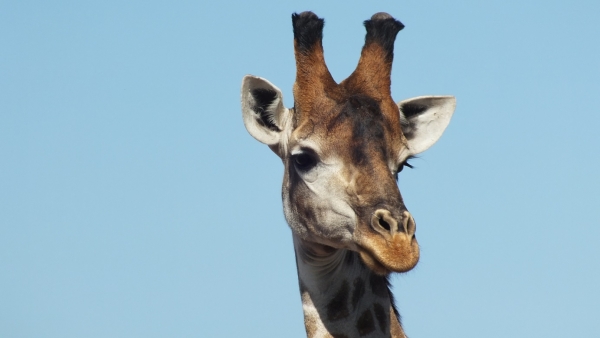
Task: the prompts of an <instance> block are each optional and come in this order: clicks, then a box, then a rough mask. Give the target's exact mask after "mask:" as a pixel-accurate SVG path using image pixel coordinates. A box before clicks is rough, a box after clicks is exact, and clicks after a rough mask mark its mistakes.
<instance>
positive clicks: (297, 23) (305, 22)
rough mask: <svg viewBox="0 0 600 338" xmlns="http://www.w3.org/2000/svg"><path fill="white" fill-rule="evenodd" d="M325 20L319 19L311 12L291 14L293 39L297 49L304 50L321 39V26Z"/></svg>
mask: <svg viewBox="0 0 600 338" xmlns="http://www.w3.org/2000/svg"><path fill="white" fill-rule="evenodd" d="M324 25H325V20H323V19H320V18H319V17H318V16H317V15H316V14H315V13H313V12H302V13H300V14H298V13H294V14H292V26H293V27H294V39H295V40H296V46H297V48H298V51H300V52H306V51H308V50H310V48H311V47H313V45H314V44H315V43H317V42H319V41H321V40H322V39H323V26H324Z"/></svg>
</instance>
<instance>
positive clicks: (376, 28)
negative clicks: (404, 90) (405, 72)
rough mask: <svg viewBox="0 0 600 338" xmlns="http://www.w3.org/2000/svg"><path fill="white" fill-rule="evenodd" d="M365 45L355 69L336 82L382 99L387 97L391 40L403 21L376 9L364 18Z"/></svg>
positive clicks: (392, 40) (390, 72)
mask: <svg viewBox="0 0 600 338" xmlns="http://www.w3.org/2000/svg"><path fill="white" fill-rule="evenodd" d="M364 25H365V28H366V29H367V35H366V36H365V45H364V46H363V49H362V52H361V55H360V60H359V61H358V65H357V66H356V69H355V70H354V72H353V73H352V75H350V76H349V77H348V78H347V79H346V80H344V81H343V82H342V83H341V84H340V85H342V86H344V88H346V89H348V90H349V91H353V92H359V93H362V94H366V95H369V96H372V97H374V98H378V99H382V98H385V97H391V91H390V86H391V74H392V61H393V59H394V41H395V40H396V35H397V34H398V32H399V31H401V30H402V29H403V28H404V25H403V24H402V23H401V22H400V21H398V20H396V19H394V18H393V17H392V16H391V15H389V14H387V13H376V14H374V15H373V16H372V17H371V19H370V20H366V21H365V22H364Z"/></svg>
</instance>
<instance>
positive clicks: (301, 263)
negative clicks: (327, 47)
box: [242, 12, 456, 338]
mask: <svg viewBox="0 0 600 338" xmlns="http://www.w3.org/2000/svg"><path fill="white" fill-rule="evenodd" d="M292 25H293V32H294V52H295V59H296V81H295V83H294V89H293V91H294V107H293V108H286V107H285V105H284V103H283V95H282V93H281V90H279V88H277V87H276V86H274V85H273V84H271V83H270V82H269V81H267V80H265V79H263V78H260V77H256V76H251V75H248V76H246V77H244V79H243V82H242V112H243V119H244V124H245V126H246V128H247V130H248V132H249V133H250V134H251V135H252V136H253V137H254V138H255V139H257V140H258V141H260V142H262V143H264V144H266V145H268V146H269V147H270V148H271V150H273V151H274V152H275V153H276V154H277V155H278V156H279V157H280V158H281V160H282V161H283V164H284V178H283V187H282V199H283V208H284V214H285V218H286V220H287V222H288V224H289V226H290V228H291V229H292V235H293V242H294V250H295V253H296V263H297V266H298V279H299V284H300V292H301V297H302V306H303V310H304V322H305V326H306V331H307V335H308V336H309V337H346V338H350V337H404V336H405V335H404V331H403V329H402V326H401V325H400V320H399V315H398V312H397V311H396V309H395V307H394V301H393V297H392V293H391V292H390V289H389V283H388V280H387V276H388V275H389V274H390V273H392V272H405V271H408V270H410V269H412V268H413V267H414V266H415V265H416V264H417V262H418V260H419V245H418V244H417V240H416V237H415V231H416V223H415V221H414V219H413V217H412V215H411V214H410V213H409V212H408V210H407V209H406V206H405V205H404V201H403V199H402V197H401V195H400V190H399V188H398V185H397V182H396V178H397V175H398V173H399V172H400V171H401V170H402V168H403V167H404V166H406V165H407V160H408V159H409V158H410V157H411V156H414V155H416V154H418V153H421V152H423V151H425V150H426V149H428V148H429V147H431V146H432V145H433V144H434V143H435V142H436V141H437V140H438V139H439V138H440V137H441V135H442V133H443V131H444V130H445V129H446V127H447V126H448V123H449V122H450V118H451V117H452V114H453V113H454V109H455V106H456V100H455V98H454V97H453V96H421V97H417V98H413V99H409V100H404V101H401V102H400V103H398V104H396V103H395V102H394V101H393V99H392V96H391V88H390V87H391V69H392V61H393V49H394V41H395V38H396V34H397V33H398V32H399V31H400V30H402V28H404V25H403V24H402V23H400V22H399V21H397V20H395V19H394V18H393V17H392V16H390V15H389V14H387V13H376V14H374V15H373V16H372V17H371V19H370V20H367V21H365V22H364V25H365V27H366V30H367V33H366V37H365V45H364V47H363V49H362V52H361V57H360V60H359V62H358V65H357V67H356V69H355V70H354V72H353V73H352V74H351V75H350V76H349V77H348V78H346V79H345V80H344V81H342V82H340V83H339V84H338V83H336V82H335V81H334V80H333V78H332V77H331V74H330V73H329V70H328V69H327V66H326V64H325V59H324V56H323V45H322V37H323V26H324V20H323V19H320V18H318V17H317V16H316V15H315V14H314V13H312V12H303V13H300V14H293V15H292Z"/></svg>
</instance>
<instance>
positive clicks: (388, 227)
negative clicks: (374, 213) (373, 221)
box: [379, 218, 391, 231]
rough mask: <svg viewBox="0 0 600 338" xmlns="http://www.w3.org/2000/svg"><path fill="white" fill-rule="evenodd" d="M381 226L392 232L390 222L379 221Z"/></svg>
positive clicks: (381, 219)
mask: <svg viewBox="0 0 600 338" xmlns="http://www.w3.org/2000/svg"><path fill="white" fill-rule="evenodd" d="M379 225H381V227H382V228H384V229H385V230H387V231H390V229H391V227H390V224H389V223H388V222H386V221H385V220H384V219H383V218H380V219H379Z"/></svg>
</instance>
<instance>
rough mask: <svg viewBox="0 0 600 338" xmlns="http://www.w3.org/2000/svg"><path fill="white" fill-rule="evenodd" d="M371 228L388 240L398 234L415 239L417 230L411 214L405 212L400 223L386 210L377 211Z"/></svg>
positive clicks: (372, 219)
mask: <svg viewBox="0 0 600 338" xmlns="http://www.w3.org/2000/svg"><path fill="white" fill-rule="evenodd" d="M371 227H372V228H373V230H375V231H377V232H378V233H380V234H381V235H382V236H383V237H384V238H385V239H387V240H392V239H393V238H394V235H396V234H397V233H404V234H405V236H407V237H408V238H410V239H413V238H414V237H415V231H416V228H417V226H416V224H415V220H414V218H413V217H412V215H411V214H410V212H408V211H404V212H403V213H402V215H401V217H400V222H398V220H396V218H394V216H393V215H392V213H391V212H390V211H388V210H385V209H377V210H375V212H374V213H373V217H372V218H371Z"/></svg>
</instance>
